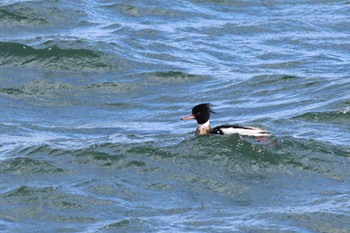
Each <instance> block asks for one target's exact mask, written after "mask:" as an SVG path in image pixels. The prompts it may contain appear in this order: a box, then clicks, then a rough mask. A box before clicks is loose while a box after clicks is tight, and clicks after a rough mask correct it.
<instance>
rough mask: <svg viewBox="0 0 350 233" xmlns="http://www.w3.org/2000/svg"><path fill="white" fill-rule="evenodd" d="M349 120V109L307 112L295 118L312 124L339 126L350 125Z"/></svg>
mask: <svg viewBox="0 0 350 233" xmlns="http://www.w3.org/2000/svg"><path fill="white" fill-rule="evenodd" d="M349 118H350V109H349V108H343V109H339V110H333V111H325V112H307V113H305V114H302V115H300V116H297V117H295V119H298V120H304V121H309V122H313V123H330V124H339V125H350V123H349Z"/></svg>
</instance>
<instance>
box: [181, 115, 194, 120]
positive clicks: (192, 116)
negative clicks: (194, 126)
mask: <svg viewBox="0 0 350 233" xmlns="http://www.w3.org/2000/svg"><path fill="white" fill-rule="evenodd" d="M195 118H196V116H195V115H189V116H188V117H183V118H181V120H183V121H186V120H192V119H195Z"/></svg>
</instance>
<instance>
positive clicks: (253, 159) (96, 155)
mask: <svg viewBox="0 0 350 233" xmlns="http://www.w3.org/2000/svg"><path fill="white" fill-rule="evenodd" d="M65 140H67V139H65ZM96 141H98V140H96ZM50 143H51V142H47V143H45V142H41V144H40V145H32V146H26V147H24V148H22V149H18V148H20V147H21V146H18V148H15V149H13V150H12V152H11V151H7V152H6V153H8V154H13V156H15V158H11V156H10V157H9V159H5V161H6V162H3V163H2V165H1V166H2V168H1V169H0V170H3V169H5V168H6V169H7V170H8V169H10V170H11V169H13V170H15V171H16V170H17V171H21V172H23V171H26V170H27V169H33V170H32V172H33V173H37V172H41V173H43V172H44V173H45V172H63V171H65V169H66V168H63V167H61V166H57V165H54V164H51V159H50V157H53V156H54V157H55V158H57V157H61V158H62V159H63V160H64V161H65V162H64V163H66V164H70V165H73V166H75V165H79V164H94V166H95V165H99V166H101V167H105V166H106V167H112V168H115V169H129V168H136V169H138V168H142V169H152V167H153V168H154V166H156V167H159V168H161V167H167V166H169V165H170V164H169V163H173V162H174V161H177V163H181V164H183V166H190V167H192V166H194V164H196V165H195V167H196V169H199V170H205V169H208V167H212V168H214V167H215V169H220V170H221V169H225V170H229V171H230V173H232V174H236V175H239V176H254V177H269V176H271V175H276V174H279V173H280V174H290V173H294V172H296V173H298V171H301V170H302V171H304V172H311V173H315V174H319V175H323V176H326V177H329V178H332V179H336V180H342V179H348V178H347V177H350V171H348V169H347V167H348V166H347V164H348V163H349V161H348V159H349V150H350V148H346V147H341V146H334V145H332V144H330V143H324V142H318V141H314V140H301V139H295V138H291V137H285V138H280V139H277V138H274V139H271V141H268V142H264V143H261V142H257V141H256V140H255V139H251V138H240V137H238V136H228V137H226V136H222V137H216V136H208V137H195V138H191V139H188V140H183V141H181V142H179V143H178V144H174V145H168V146H163V144H164V142H155V141H153V142H152V141H148V142H136V141H135V142H132V138H129V142H128V143H125V142H120V143H118V142H105V143H103V142H101V143H100V144H93V145H91V144H90V145H88V146H85V147H82V148H76V149H74V148H73V147H71V149H69V147H68V146H66V147H65V146H62V145H61V146H60V147H57V146H55V145H50ZM62 143H64V142H62ZM62 143H59V144H62ZM77 143H79V144H80V145H81V144H82V142H81V141H80V140H79V142H77ZM23 159H24V160H26V162H25V163H24V164H23V163H21V161H23ZM37 159H38V160H37ZM27 160H28V161H27ZM52 162H54V161H52ZM61 163H62V161H61V162H60V164H61ZM23 166H24V167H23ZM41 169H42V170H41ZM62 169H63V170H62Z"/></svg>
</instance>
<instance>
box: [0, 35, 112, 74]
mask: <svg viewBox="0 0 350 233" xmlns="http://www.w3.org/2000/svg"><path fill="white" fill-rule="evenodd" d="M0 65H1V66H10V67H11V66H12V67H13V66H15V67H16V66H26V67H33V66H34V67H44V68H49V69H53V70H70V71H75V70H77V71H82V70H83V71H106V70H113V69H114V68H113V66H112V65H110V64H109V63H108V62H107V60H106V59H105V57H104V55H103V54H102V53H101V52H96V51H91V50H87V49H66V48H65V49H64V48H59V47H57V46H51V47H47V48H43V49H36V48H33V47H31V46H28V45H25V44H19V43H11V42H0Z"/></svg>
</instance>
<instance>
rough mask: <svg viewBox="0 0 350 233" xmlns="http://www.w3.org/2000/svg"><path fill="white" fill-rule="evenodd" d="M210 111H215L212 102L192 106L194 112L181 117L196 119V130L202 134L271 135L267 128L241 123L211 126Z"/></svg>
mask: <svg viewBox="0 0 350 233" xmlns="http://www.w3.org/2000/svg"><path fill="white" fill-rule="evenodd" d="M210 113H215V112H214V111H213V110H212V109H211V107H210V104H208V103H205V104H199V105H196V106H194V107H193V108H192V114H191V115H189V116H188V117H184V118H181V120H191V119H196V121H197V123H198V127H197V130H196V134H197V135H202V134H239V135H245V136H253V137H266V136H271V133H269V132H267V131H266V130H263V129H259V128H256V127H250V126H248V127H247V126H239V125H220V126H217V127H215V128H211V127H210V124H209V118H210Z"/></svg>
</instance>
